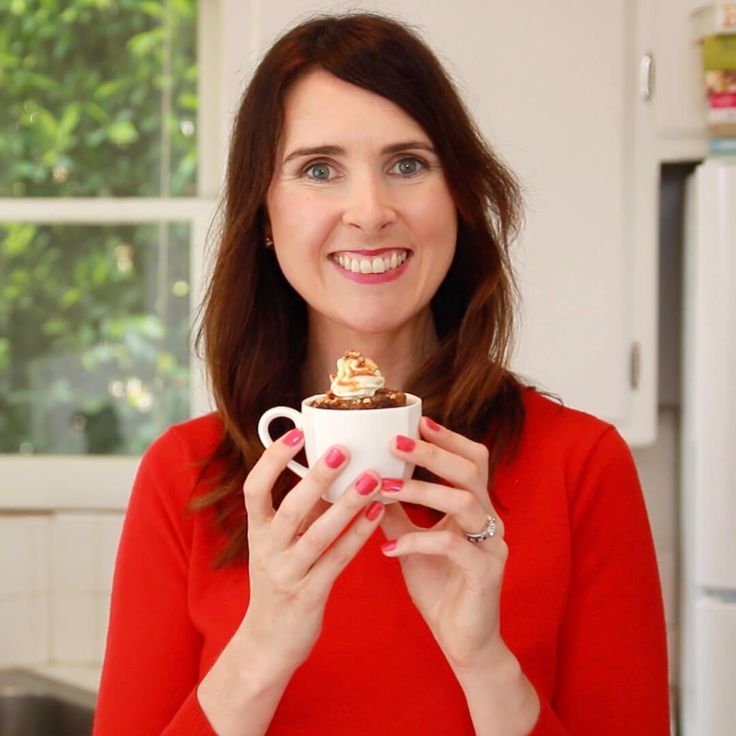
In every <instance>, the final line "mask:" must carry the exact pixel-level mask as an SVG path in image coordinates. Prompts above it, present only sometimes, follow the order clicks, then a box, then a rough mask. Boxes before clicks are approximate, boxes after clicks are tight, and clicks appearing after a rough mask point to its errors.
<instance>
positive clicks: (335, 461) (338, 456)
mask: <svg viewBox="0 0 736 736" xmlns="http://www.w3.org/2000/svg"><path fill="white" fill-rule="evenodd" d="M325 462H326V463H327V465H329V467H331V468H333V469H334V468H339V467H340V466H341V465H342V464H343V462H345V453H344V452H343V451H342V450H339V449H338V448H337V447H333V448H332V449H331V450H330V451H329V452H328V453H327V457H326V458H325Z"/></svg>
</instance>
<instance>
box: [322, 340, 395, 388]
mask: <svg viewBox="0 0 736 736" xmlns="http://www.w3.org/2000/svg"><path fill="white" fill-rule="evenodd" d="M383 384H384V380H383V375H382V374H381V371H380V370H379V369H378V366H377V365H376V364H375V363H374V362H373V361H372V360H371V359H370V358H364V357H363V356H362V355H361V354H360V353H359V352H357V351H356V350H348V351H347V352H346V353H345V355H343V356H342V358H338V359H337V374H336V375H332V374H330V393H331V394H334V395H335V396H339V397H340V398H343V399H359V398H362V397H364V396H373V395H374V394H375V393H376V391H378V390H379V389H381V388H383Z"/></svg>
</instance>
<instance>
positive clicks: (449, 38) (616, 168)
mask: <svg viewBox="0 0 736 736" xmlns="http://www.w3.org/2000/svg"><path fill="white" fill-rule="evenodd" d="M225 5H226V7H230V9H231V12H239V13H240V18H239V19H237V20H236V19H234V18H232V17H231V18H230V19H229V20H228V22H227V24H226V26H225V34H226V38H225V42H224V45H223V48H225V49H227V48H229V49H231V52H230V53H231V60H230V63H231V65H232V67H233V74H235V70H236V69H239V70H240V76H241V78H242V76H244V72H245V74H247V71H248V70H249V69H250V67H251V64H252V63H253V61H254V59H256V58H257V57H258V56H259V55H260V53H261V52H262V50H263V49H264V48H265V47H266V46H268V44H269V43H270V42H271V41H272V40H273V39H274V38H275V36H276V35H278V33H280V32H281V31H283V30H284V29H285V28H287V27H289V26H290V25H292V24H293V23H294V21H295V20H297V19H298V18H301V17H304V16H306V15H307V14H309V13H310V12H314V11H315V10H335V9H340V8H348V7H350V5H348V4H347V3H342V4H341V3H330V4H329V5H328V4H325V3H315V2H309V1H308V0H270V1H269V2H265V1H264V0H251V2H250V3H249V4H244V3H236V2H234V0H225ZM363 7H370V8H374V9H379V10H388V11H390V12H392V13H393V14H395V15H398V16H399V17H401V18H404V19H406V20H408V21H410V22H411V23H412V24H414V25H415V26H418V28H419V29H420V30H421V31H422V33H423V34H424V36H425V37H426V39H427V40H428V41H429V43H430V45H431V46H432V47H433V48H434V49H435V50H436V51H437V52H438V53H439V55H440V57H441V58H442V59H443V60H444V62H445V63H446V65H447V66H448V68H449V69H450V71H451V72H452V73H453V74H454V75H455V77H456V80H457V82H458V84H459V86H460V89H461V90H462V92H463V94H464V96H465V98H466V100H467V102H468V104H469V105H470V107H471V109H472V111H473V113H474V115H475V117H476V119H477V120H478V122H479V124H480V126H481V128H482V130H483V132H484V133H485V134H486V136H487V138H488V139H489V141H490V142H491V144H492V145H493V146H494V147H495V149H496V150H497V151H498V152H499V153H500V154H501V155H502V156H503V158H504V159H505V160H506V161H507V162H508V163H509V165H510V166H511V167H512V169H514V170H515V171H516V172H517V174H518V175H519V176H520V178H521V181H522V183H523V186H524V191H525V196H526V227H525V230H524V233H523V236H522V239H521V242H520V243H519V245H518V247H517V253H516V259H515V262H516V265H517V268H518V272H519V278H520V286H521V293H522V299H523V307H522V319H521V329H520V337H519V340H518V349H517V352H516V355H515V358H514V367H515V368H516V369H517V370H518V371H520V372H521V373H522V374H523V375H525V376H527V377H528V378H529V380H531V381H532V382H534V383H535V384H537V385H539V386H542V387H544V388H546V389H548V390H550V391H552V392H554V393H556V394H558V395H559V396H560V397H561V398H562V399H563V400H564V402H565V403H566V404H567V405H569V406H573V407H577V408H582V409H584V410H587V411H590V412H592V413H594V414H597V415H599V416H601V417H603V418H605V419H608V420H610V421H613V422H615V423H616V424H617V425H618V426H619V427H621V429H622V430H623V432H624V434H625V435H626V436H627V438H628V439H629V440H630V441H631V442H633V443H646V442H648V441H650V440H652V439H653V437H654V432H655V404H656V390H655V389H656V387H655V375H656V371H655V367H656V340H655V339H654V324H655V318H656V314H655V304H656V288H655V286H656V282H655V279H656V269H655V268H654V266H653V264H654V262H655V261H654V257H655V249H656V231H655V232H652V227H651V220H650V221H648V222H647V223H645V224H644V226H642V225H641V224H640V223H636V222H635V216H636V212H637V211H638V210H637V208H639V209H641V208H644V207H645V206H651V208H652V210H653V208H654V206H655V202H656V186H655V182H654V177H653V174H652V171H651V170H648V169H647V170H646V171H642V170H640V169H639V168H637V165H636V158H635V157H636V145H635V134H636V129H637V125H636V120H635V115H636V110H635V108H636V105H637V95H636V74H637V64H638V59H637V58H636V55H635V49H634V46H635V39H634V34H633V31H632V29H633V27H634V24H635V22H636V12H635V11H636V8H635V4H634V2H633V0H588V1H587V2H580V0H556V2H554V3H545V2H540V1H539V0H515V1H514V2H508V1H507V0H486V1H485V2H478V0H455V2H453V3H427V2H426V1H425V0H403V1H401V0H394V1H393V2H380V3H371V4H369V5H368V6H366V5H364V6H363ZM236 8H239V10H238V11H236V10H235V9H236ZM228 38H229V39H230V40H229V41H228ZM230 104H232V105H234V104H235V100H234V99H231V100H230ZM635 346H636V349H634V348H635ZM634 353H636V355H635V356H634V357H635V359H634V360H632V355H633V354H634ZM632 363H633V365H632Z"/></svg>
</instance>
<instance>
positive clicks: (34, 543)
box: [0, 515, 49, 598]
mask: <svg viewBox="0 0 736 736" xmlns="http://www.w3.org/2000/svg"><path fill="white" fill-rule="evenodd" d="M48 530H49V517H48V516H46V515H44V516H41V515H8V516H0V598H8V597H15V596H24V595H31V594H43V593H45V592H46V590H47V589H48V564H47V559H48Z"/></svg>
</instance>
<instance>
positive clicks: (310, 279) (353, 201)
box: [266, 70, 457, 334]
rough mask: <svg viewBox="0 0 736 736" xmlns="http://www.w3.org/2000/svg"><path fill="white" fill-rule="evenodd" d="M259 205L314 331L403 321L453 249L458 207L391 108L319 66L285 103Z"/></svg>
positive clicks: (428, 146)
mask: <svg viewBox="0 0 736 736" xmlns="http://www.w3.org/2000/svg"><path fill="white" fill-rule="evenodd" d="M266 204H267V210H268V217H269V221H270V229H271V234H272V237H273V239H274V243H275V246H274V247H275V251H276V256H277V258H278V262H279V265H280V266H281V270H282V271H283V273H284V275H285V276H286V278H287V280H288V281H289V283H290V284H291V285H292V286H293V288H294V289H295V290H296V291H297V292H298V293H299V294H300V295H301V297H302V298H303V299H304V300H305V301H306V303H307V305H308V308H309V311H310V319H314V318H315V317H318V318H320V323H321V324H325V322H327V323H330V322H333V323H337V324H339V325H341V326H343V327H348V328H350V329H354V330H356V331H358V332H363V333H371V334H376V333H382V332H390V331H392V330H395V329H398V328H400V327H403V326H405V325H406V324H407V323H408V322H410V321H411V320H413V319H415V318H416V317H417V316H418V315H420V314H421V313H422V312H423V311H424V310H426V309H427V308H428V305H429V302H430V300H431V298H432V296H433V295H434V293H435V291H436V290H437V288H438V286H439V285H440V283H441V282H442V280H443V278H444V277H445V274H446V273H447V270H448V268H449V266H450V263H451V261H452V258H453V255H454V252H455V239H456V235H457V214H456V209H455V205H454V203H453V200H452V197H451V195H450V191H449V189H448V187H447V183H446V182H445V177H444V174H443V172H442V169H441V167H440V161H439V158H438V157H437V155H436V153H435V152H434V149H433V146H432V143H431V142H430V139H429V138H428V136H427V134H426V133H425V132H424V131H423V130H422V128H421V127H420V126H419V125H418V124H417V123H416V122H415V121H414V120H413V119H412V118H411V117H409V116H408V115H407V114H406V113H405V112H403V111H402V110H401V109H400V108H399V107H397V106H396V105H394V104H393V103H392V102H390V101H388V100H386V99H385V98H383V97H380V96H379V95H376V94H373V93H371V92H368V91H366V90H364V89H362V88H360V87H356V86H354V85H352V84H349V83H347V82H344V81H342V80H340V79H338V78H337V77H334V76H333V75H331V74H329V73H327V72H324V71H322V70H317V71H314V72H311V73H309V74H308V75H307V76H305V77H304V78H302V79H301V80H299V81H298V82H297V83H295V84H294V86H293V87H292V88H291V89H290V90H289V93H288V94H287V96H286V99H285V121H284V132H283V138H282V141H281V145H280V148H279V153H278V155H277V160H276V165H275V170H274V178H273V181H272V183H271V186H270V188H269V191H268V195H267V199H266Z"/></svg>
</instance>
